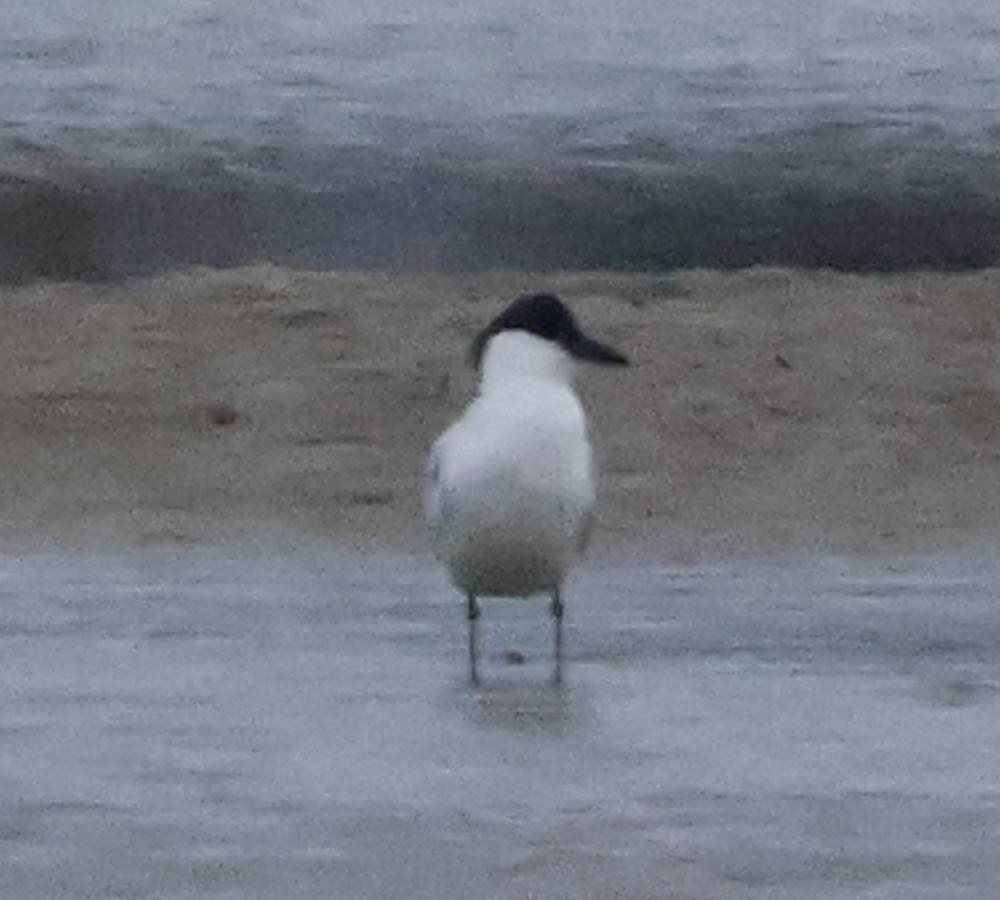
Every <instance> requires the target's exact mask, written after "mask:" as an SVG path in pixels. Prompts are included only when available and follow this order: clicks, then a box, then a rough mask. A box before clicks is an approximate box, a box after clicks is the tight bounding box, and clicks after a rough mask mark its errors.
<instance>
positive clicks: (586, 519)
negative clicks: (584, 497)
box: [576, 505, 594, 553]
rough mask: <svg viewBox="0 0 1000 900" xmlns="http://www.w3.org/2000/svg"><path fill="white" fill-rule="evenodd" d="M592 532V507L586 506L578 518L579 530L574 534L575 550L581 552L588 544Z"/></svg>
mask: <svg viewBox="0 0 1000 900" xmlns="http://www.w3.org/2000/svg"><path fill="white" fill-rule="evenodd" d="M593 533H594V507H593V505H591V506H588V507H587V508H586V509H585V510H584V512H583V518H582V519H581V520H580V530H579V532H578V533H577V536H576V550H577V552H578V553H583V552H584V551H585V550H586V549H587V547H589V546H590V536H591V535H592V534H593Z"/></svg>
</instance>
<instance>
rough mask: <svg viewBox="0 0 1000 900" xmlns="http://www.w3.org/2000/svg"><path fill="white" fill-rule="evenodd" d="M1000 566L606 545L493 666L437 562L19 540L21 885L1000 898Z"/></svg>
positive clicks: (15, 622)
mask: <svg viewBox="0 0 1000 900" xmlns="http://www.w3.org/2000/svg"><path fill="white" fill-rule="evenodd" d="M998 575H1000V562H998V561H997V560H995V559H993V558H992V557H987V556H979V557H975V558H973V557H966V558H955V557H952V558H934V559H919V560H909V561H901V562H897V563H894V564H892V565H889V564H860V563H856V562H849V561H843V560H835V559H815V560H808V561H786V562H783V563H759V562H739V563H732V564H727V565H719V566H707V567H701V568H674V567H643V568H636V569H626V568H597V567H591V568H586V569H583V570H581V571H580V572H579V573H578V574H577V576H576V577H575V579H574V581H573V584H572V587H571V590H570V591H569V592H568V597H569V601H568V602H569V619H568V624H569V627H568V633H567V647H568V655H569V659H570V663H569V666H568V672H567V679H566V683H565V685H564V686H563V687H562V688H555V687H553V686H552V685H551V684H550V683H549V682H548V677H547V676H548V671H549V669H548V666H549V660H548V649H549V648H548V641H549V637H550V634H549V627H548V622H547V621H546V613H545V609H544V605H543V604H541V603H531V604H516V603H511V604H502V603H493V604H490V605H488V606H487V607H486V613H485V623H484V624H485V627H484V634H483V639H484V650H485V656H486V661H485V665H484V676H485V677H484V685H483V687H482V688H481V689H479V690H473V689H471V688H470V687H469V686H468V685H467V684H466V682H465V680H464V677H463V665H464V627H465V625H464V622H463V620H462V616H461V604H460V602H459V601H458V599H457V597H456V596H455V595H454V594H453V592H452V591H451V590H450V589H449V588H448V586H447V584H446V583H445V581H444V579H443V577H442V576H441V574H440V573H439V572H438V571H437V570H436V569H434V568H433V567H431V566H429V565H427V564H425V563H424V562H423V561H422V560H419V559H418V560H414V559H412V558H409V557H394V556H359V555H354V554H345V553H341V552H339V551H334V550H331V549H329V548H323V547H317V548H310V549H307V550H295V551H274V552H271V553H261V552H260V551H259V548H258V549H255V550H254V551H246V552H243V551H240V550H238V549H229V550H205V549H202V550H198V549H193V550H178V551H166V550H162V551H161V550H144V551H133V552H121V553H95V554H80V553H63V552H56V551H51V552H37V553H28V554H22V555H6V556H4V557H2V558H0V594H2V599H3V609H4V616H3V622H2V627H0V652H2V656H3V659H4V663H5V666H4V669H5V678H4V681H3V684H2V687H0V723H2V725H0V727H2V730H3V741H2V742H0V856H2V859H3V865H2V866H0V895H2V896H4V897H17V898H22V900H34V898H39V900H41V898H45V900H49V898H58V897H73V898H78V897H79V898H83V897H105V896H128V897H145V896H155V897H158V898H159V897H178V898H179V897H194V896H197V897H205V898H223V897H225V898H230V897H241V898H242V897H262V898H263V897H275V896H279V895H280V896H287V897H291V898H305V897H309V898H312V897H316V898H319V897H372V898H376V897H377V898H391V897H404V896H405V897H408V898H424V897H426V898H440V897H456V896H465V895H474V896H485V897H504V898H507V897H509V898H515V897H526V896H537V897H546V898H560V897H566V898H570V897H572V898H587V897H594V898H598V897H608V896H622V897H683V898H706V900H708V898H711V900H718V898H726V897H733V898H736V897H739V898H754V897H760V898H765V897H766V898H780V897H788V898H801V897H804V896H808V897H810V898H848V897H850V898H862V897H872V898H874V897H879V898H899V900H904V898H905V900H913V898H922V897H926V898H935V900H940V898H953V897H954V898H958V897H961V898H982V900H993V898H995V897H996V896H997V892H998V889H1000V857H998V855H997V853H996V846H995V838H996V835H997V834H998V833H1000V775H998V772H1000V765H998V763H1000V760H998V755H997V754H998V752H1000V751H998V750H997V748H998V747H1000V705H998V704H1000V658H998V654H997V647H998V646H1000V607H998V605H997V602H996V597H997V584H998ZM509 650H518V651H520V652H522V653H524V654H525V657H526V662H525V664H523V665H512V664H511V663H509V662H508V661H507V657H506V656H505V654H506V652H507V651H509Z"/></svg>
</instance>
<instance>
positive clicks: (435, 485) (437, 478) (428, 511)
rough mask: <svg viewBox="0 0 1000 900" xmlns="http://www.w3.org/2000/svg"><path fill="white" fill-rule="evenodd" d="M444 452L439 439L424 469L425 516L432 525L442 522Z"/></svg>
mask: <svg viewBox="0 0 1000 900" xmlns="http://www.w3.org/2000/svg"><path fill="white" fill-rule="evenodd" d="M442 454H443V450H442V447H441V441H440V439H438V440H437V441H435V442H434V444H433V446H432V447H431V452H430V454H429V455H428V457H427V465H426V466H425V467H424V515H425V516H426V518H427V521H428V523H429V524H431V525H437V523H438V522H439V521H440V520H441V457H442Z"/></svg>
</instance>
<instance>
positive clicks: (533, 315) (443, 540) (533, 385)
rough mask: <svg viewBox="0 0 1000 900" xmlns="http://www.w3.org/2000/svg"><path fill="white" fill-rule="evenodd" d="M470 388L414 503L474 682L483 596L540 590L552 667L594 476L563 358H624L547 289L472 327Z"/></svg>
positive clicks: (589, 516) (557, 671) (558, 656)
mask: <svg viewBox="0 0 1000 900" xmlns="http://www.w3.org/2000/svg"><path fill="white" fill-rule="evenodd" d="M470 358H471V362H472V364H473V365H474V366H475V367H476V369H477V371H478V373H479V376H480V381H479V391H478V396H477V397H476V398H475V399H474V400H473V402H472V403H471V404H470V405H469V407H468V408H467V409H466V410H465V412H464V414H463V415H462V416H461V418H459V419H458V420H457V421H456V422H454V423H453V424H452V425H451V426H450V427H449V428H448V429H447V430H446V431H445V432H444V433H443V434H442V435H441V436H440V437H439V438H438V439H437V440H436V441H435V442H434V444H433V446H432V448H431V452H430V456H429V459H428V462H427V469H426V476H425V488H424V507H425V512H426V516H427V521H428V524H429V526H430V530H431V533H432V539H433V543H434V549H435V554H436V556H437V558H438V559H439V560H440V561H441V562H442V563H443V564H444V565H445V566H446V567H447V569H448V572H449V574H450V576H451V580H452V582H453V583H454V585H455V586H456V588H457V589H458V590H459V591H461V592H462V593H463V594H464V596H465V598H466V616H467V618H468V623H469V674H470V678H471V680H472V682H473V684H478V682H479V676H478V670H477V654H478V638H477V623H478V621H479V616H480V604H479V601H480V599H481V598H483V597H530V596H533V595H536V594H544V595H548V597H549V598H550V607H549V609H550V612H551V615H552V619H553V622H554V639H555V648H554V656H555V665H554V670H553V678H554V680H556V681H558V680H559V679H560V678H561V672H562V620H563V609H564V606H563V598H562V594H561V591H562V585H563V581H564V580H565V578H566V574H567V572H568V570H569V567H570V564H571V563H572V561H573V559H574V558H575V557H576V556H577V555H578V554H579V553H581V552H582V551H583V550H584V548H585V547H586V545H587V541H588V539H589V536H590V531H591V524H592V520H593V515H594V504H595V499H596V477H595V470H594V455H593V450H592V448H591V444H590V438H589V435H588V428H587V419H586V416H585V415H584V411H583V407H582V406H581V404H580V399H579V397H578V396H577V394H576V391H575V390H574V388H573V374H574V368H575V366H574V360H577V359H579V360H586V361H590V362H595V363H604V364H610V365H618V366H622V365H627V364H628V359H627V358H626V357H625V356H624V355H623V354H621V353H619V352H618V351H617V350H615V349H613V348H611V347H609V346H607V345H606V344H602V343H600V342H598V341H596V340H594V339H593V338H590V337H588V336H587V335H586V334H584V333H583V331H581V330H580V327H579V325H578V324H577V321H576V318H575V317H574V316H573V314H572V313H571V312H570V310H569V309H568V308H567V307H566V305H565V304H564V303H563V302H562V300H560V299H559V298H558V297H556V296H554V295H552V294H528V295H525V296H522V297H519V298H518V299H516V300H515V301H514V302H513V303H511V304H510V305H509V306H508V307H507V308H506V309H505V310H504V311H503V312H502V313H501V314H500V315H499V316H497V317H496V318H495V319H494V320H493V321H492V322H490V324H489V325H487V326H486V327H485V328H484V329H483V330H482V331H480V332H479V334H478V335H476V337H475V340H474V341H473V344H472V349H471V353H470Z"/></svg>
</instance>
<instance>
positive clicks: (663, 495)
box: [0, 266, 1000, 561]
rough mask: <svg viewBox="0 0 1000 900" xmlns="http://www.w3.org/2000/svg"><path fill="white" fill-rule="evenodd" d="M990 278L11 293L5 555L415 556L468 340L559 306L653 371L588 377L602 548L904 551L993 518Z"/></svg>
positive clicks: (392, 278) (594, 279) (513, 277)
mask: <svg viewBox="0 0 1000 900" xmlns="http://www.w3.org/2000/svg"><path fill="white" fill-rule="evenodd" d="M998 286H1000V271H997V270H987V271H980V272H975V273H968V274H946V273H934V274H931V273H912V274H899V275H891V276H874V275H864V276H862V275H847V274H838V273H834V272H829V271H812V272H797V271H789V270H777V269H752V270H746V271H739V272H731V273H722V272H709V271H689V272H680V273H676V274H664V275H650V274H635V275H629V274H617V273H616V274H601V273H586V274H579V273H577V274H574V273H561V274H551V273H546V274H531V273H514V272H493V273H485V274H467V275H454V276H445V275H433V276H432V275H424V276H420V275H389V274H352V273H338V272H332V273H314V272H306V271H294V270H289V269H284V268H278V267H274V266H257V267H251V268H242V269H235V270H191V271H186V272H183V273H176V274H171V275H167V276H161V277H156V278H152V279H148V280H130V281H126V282H122V283H118V284H103V285H84V284H80V283H53V282H42V283H36V284H33V285H29V286H23V287H16V288H12V287H8V288H4V289H3V290H2V296H0V317H2V322H0V348H2V349H0V366H2V384H3V391H2V395H0V414H2V417H3V421H4V440H3V441H2V442H0V465H2V467H3V471H4V473H5V475H6V477H5V478H4V480H3V487H2V500H3V508H4V515H3V517H2V522H0V538H2V539H3V540H5V541H6V542H8V543H11V544H34V543H37V542H38V541H48V540H53V541H57V542H59V543H61V544H64V545H66V544H69V545H73V544H79V545H98V544H110V545H115V546H121V545H123V544H140V545H144V544H158V543H174V542H183V543H189V542H202V541H232V540H239V541H248V540H250V541H252V540H257V539H266V540H268V541H273V540H281V541H288V542H291V543H295V542H297V541H299V540H301V539H306V538H308V539H313V538H317V537H319V538H324V539H330V540H331V541H333V542H335V543H340V544H344V545H347V546H351V547H357V548H373V547H378V548H383V549H394V550H395V549H402V550H417V551H419V550H422V549H423V548H424V540H425V538H424V534H423V528H422V521H421V517H420V508H419V497H420V480H421V473H422V467H423V460H424V455H425V453H426V451H427V448H428V446H429V444H430V442H431V441H432V439H433V437H434V435H435V434H436V433H437V432H438V431H439V430H440V429H441V428H442V427H443V426H444V425H446V424H447V422H448V421H449V419H450V418H451V417H452V416H454V415H455V414H456V413H457V412H458V411H459V410H460V409H461V407H462V406H463V404H464V403H465V402H466V401H467V399H468V398H469V396H470V395H471V393H472V391H473V390H474V377H473V373H472V372H471V371H470V370H469V368H468V366H467V364H466V360H465V351H466V347H467V342H468V340H469V339H470V338H471V336H472V335H473V334H474V333H475V331H476V330H477V329H478V328H479V327H481V326H482V325H483V324H484V323H485V322H486V321H488V320H489V319H490V318H491V317H492V316H493V315H494V314H495V313H496V311H497V310H498V309H500V308H501V307H502V305H503V304H504V303H506V302H507V301H508V300H509V299H511V298H512V297H514V296H515V295H516V294H518V293H519V292H521V291H524V290H553V291H557V292H559V293H560V294H561V295H562V296H564V297H565V299H567V300H568V301H569V302H570V303H571V305H572V306H573V308H574V309H575V310H576V311H577V313H578V315H579V316H580V318H581V319H582V320H583V321H584V322H585V323H586V325H587V327H588V328H589V329H591V330H592V331H593V332H594V333H595V334H599V335H602V336H603V337H605V338H607V339H608V340H609V341H612V342H613V343H615V344H616V345H619V346H621V347H623V348H624V349H625V350H626V351H627V352H628V353H629V354H630V355H631V356H632V358H633V361H634V366H633V367H632V368H631V369H629V370H626V371H621V372H618V371H616V372H608V371H597V370H593V371H591V370H588V371H582V372H581V379H580V381H581V385H580V386H581V390H582V392H583V394H584V397H585V403H586V405H587V407H588V409H589V410H590V412H591V415H592V420H593V429H594V437H595V440H596V443H597V444H598V447H599V456H600V464H601V471H602V475H603V480H602V497H601V512H600V522H599V528H598V533H597V539H596V542H595V547H594V553H595V554H596V556H597V557H598V558H614V557H616V556H620V555H621V554H625V553H641V554H642V555H644V556H646V557H649V558H654V559H666V560H674V561H685V560H692V559H697V558H704V557H706V556H709V557H711V556H718V555H720V554H735V553H743V552H759V551H764V552H768V553H772V552H777V553H781V552H784V551H797V550H815V551H822V552H834V553H852V554H853V553H861V554H869V553H874V554H884V553H891V552H896V551H900V550H906V551H925V550H939V549H949V548H954V547H958V546H963V545H967V544H970V543H971V544H978V543H983V542H988V541H990V540H992V537H993V534H994V532H995V530H996V529H997V528H998V526H1000V477H998V475H1000V451H998V450H997V440H996V439H997V436H998V434H1000V403H998V398H1000V374H998V372H997V368H996V352H997V339H998V332H1000V310H998V308H997V306H996V297H997V289H998Z"/></svg>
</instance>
